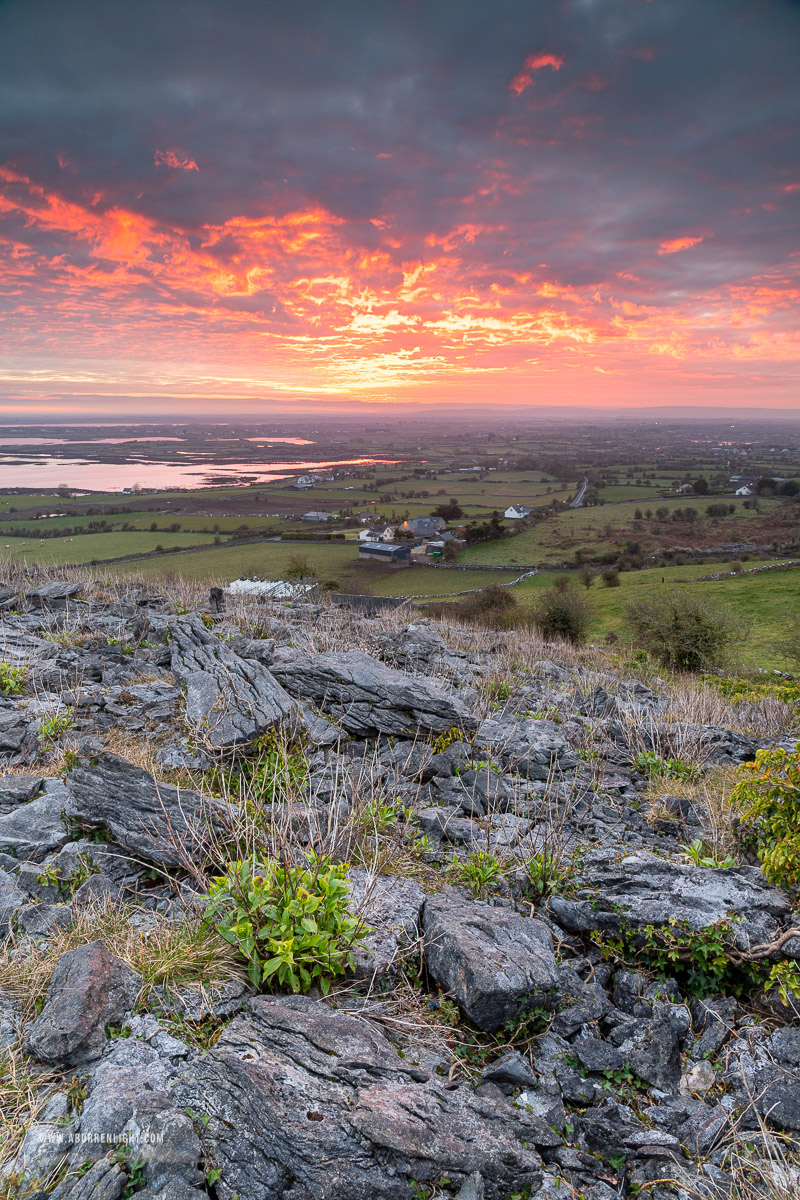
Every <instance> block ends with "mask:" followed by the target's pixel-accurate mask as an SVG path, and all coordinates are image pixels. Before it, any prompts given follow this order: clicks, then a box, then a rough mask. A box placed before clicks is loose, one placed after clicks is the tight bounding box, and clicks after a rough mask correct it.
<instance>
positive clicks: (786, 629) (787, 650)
mask: <svg viewBox="0 0 800 1200" xmlns="http://www.w3.org/2000/svg"><path fill="white" fill-rule="evenodd" d="M777 648H778V650H779V651H780V653H781V654H782V655H783V656H784V658H786V659H788V661H789V662H790V663H791V664H792V665H793V666H795V667H800V616H798V614H797V613H791V614H789V615H787V616H786V617H785V618H784V622H783V634H782V635H781V636H780V637H779V638H778V642H777ZM0 670H2V668H0Z"/></svg>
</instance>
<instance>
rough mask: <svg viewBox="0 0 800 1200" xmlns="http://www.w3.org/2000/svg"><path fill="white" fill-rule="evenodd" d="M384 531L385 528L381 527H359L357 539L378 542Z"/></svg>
mask: <svg viewBox="0 0 800 1200" xmlns="http://www.w3.org/2000/svg"><path fill="white" fill-rule="evenodd" d="M385 532H386V530H385V529H384V528H383V527H381V528H380V529H359V531H358V540H359V541H360V542H379V541H381V539H382V538H383V535H384V533H385Z"/></svg>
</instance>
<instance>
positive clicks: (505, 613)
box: [428, 583, 517, 629]
mask: <svg viewBox="0 0 800 1200" xmlns="http://www.w3.org/2000/svg"><path fill="white" fill-rule="evenodd" d="M516 608H517V601H516V597H515V596H514V595H512V593H511V591H510V590H509V589H508V588H505V587H502V586H501V585H500V584H499V583H490V584H489V586H488V587H485V588H482V589H481V590H480V591H479V592H476V593H475V594H474V595H473V596H467V597H466V598H465V599H464V600H460V601H457V602H456V603H455V604H448V603H442V604H438V605H436V604H432V605H429V607H428V611H429V612H431V613H433V614H434V615H437V616H440V615H441V616H444V615H446V616H448V617H452V616H458V617H462V618H464V619H465V620H467V621H475V622H477V623H478V624H480V625H486V626H487V627H488V628H489V629H502V628H504V627H505V626H506V625H507V624H508V623H509V621H510V620H511V619H512V618H513V617H515V616H516Z"/></svg>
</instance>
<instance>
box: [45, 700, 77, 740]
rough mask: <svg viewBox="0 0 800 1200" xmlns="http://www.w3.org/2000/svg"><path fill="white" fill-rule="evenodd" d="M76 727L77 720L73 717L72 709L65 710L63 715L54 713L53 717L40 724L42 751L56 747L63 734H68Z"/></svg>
mask: <svg viewBox="0 0 800 1200" xmlns="http://www.w3.org/2000/svg"><path fill="white" fill-rule="evenodd" d="M74 727H75V718H74V717H73V715H72V709H71V708H65V709H64V711H63V712H61V713H54V714H53V716H52V717H47V718H46V720H44V721H40V722H39V741H40V742H41V745H42V749H45V750H46V749H49V748H51V747H52V746H54V745H55V743H56V742H57V741H58V739H59V738H60V737H62V736H63V734H65V733H68V732H69V730H70V729H73V728H74Z"/></svg>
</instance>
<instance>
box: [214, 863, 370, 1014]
mask: <svg viewBox="0 0 800 1200" xmlns="http://www.w3.org/2000/svg"><path fill="white" fill-rule="evenodd" d="M304 858H305V861H304V862H303V863H302V864H301V865H298V866H290V865H288V864H285V863H279V862H277V861H276V860H275V859H266V860H264V861H257V860H255V859H254V858H250V859H245V860H244V861H240V862H235V863H230V864H229V865H228V868H227V871H226V872H225V874H224V875H221V876H218V877H217V878H216V879H214V880H213V882H212V884H211V888H210V900H209V903H208V907H207V909H206V920H207V921H209V922H213V924H214V925H215V927H216V928H217V929H218V931H219V932H220V934H221V935H222V937H223V938H225V940H226V941H227V942H230V943H231V944H232V945H234V946H236V947H237V948H238V949H239V951H240V953H241V954H242V955H243V956H244V957H245V958H246V959H247V961H248V964H249V965H248V975H249V977H250V980H251V982H252V983H253V985H254V986H255V987H270V988H274V987H280V988H288V989H289V990H290V991H292V992H305V991H308V989H309V988H310V987H311V985H312V984H313V983H315V982H317V983H319V985H320V987H321V988H322V991H323V992H325V993H326V994H327V992H328V990H329V988H330V977H331V976H337V975H343V974H344V973H345V971H346V970H348V968H349V969H350V970H353V969H354V966H355V963H354V958H353V947H354V946H355V945H356V944H357V943H358V942H359V941H361V940H362V939H363V938H364V937H365V936H366V935H367V933H368V932H369V930H368V929H367V927H366V926H365V925H363V923H362V922H360V921H359V920H358V919H357V918H356V917H354V916H352V915H351V913H350V911H349V908H348V897H349V888H348V882H347V867H346V866H343V865H341V864H333V863H332V862H331V861H330V859H329V858H327V857H325V856H317V855H315V854H314V853H313V852H311V851H309V852H308V853H307V854H306V855H305V856H304Z"/></svg>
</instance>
